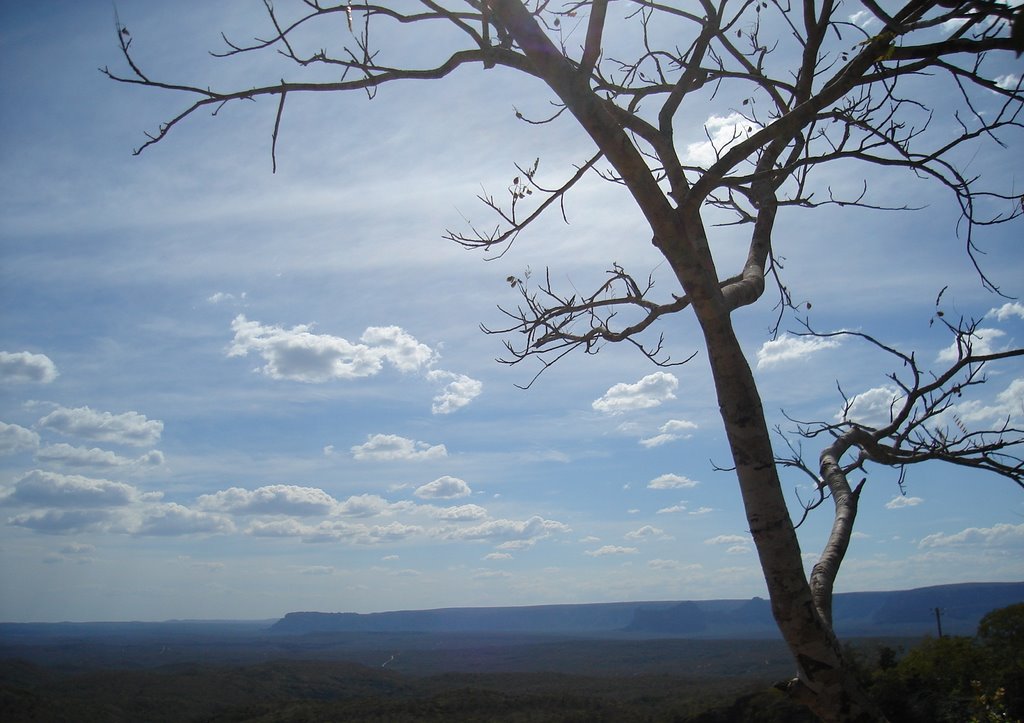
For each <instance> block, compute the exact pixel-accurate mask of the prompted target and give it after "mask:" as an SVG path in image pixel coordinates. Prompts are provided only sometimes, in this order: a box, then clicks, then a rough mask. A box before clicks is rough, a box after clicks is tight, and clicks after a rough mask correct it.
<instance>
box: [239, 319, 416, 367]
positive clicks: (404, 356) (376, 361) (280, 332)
mask: <svg viewBox="0 0 1024 723" xmlns="http://www.w3.org/2000/svg"><path fill="white" fill-rule="evenodd" d="M231 328H232V330H233V331H234V332H235V338H234V341H233V342H232V344H231V347H230V348H229V349H228V356H230V357H236V356H248V355H249V353H250V352H256V353H257V354H259V355H260V356H261V357H263V360H264V361H265V362H266V364H265V365H264V366H263V367H262V368H261V369H260V370H259V371H261V372H262V373H264V374H266V375H267V376H269V377H271V378H272V379H289V380H292V381H299V382H309V383H316V382H326V381H330V380H332V379H358V378H361V377H369V376H373V375H375V374H377V373H378V372H379V371H380V370H381V369H382V367H383V362H385V361H387V362H389V363H390V364H392V365H393V366H394V367H395V368H396V369H398V370H399V371H402V372H407V373H408V372H414V371H419V370H421V369H424V368H426V366H427V365H428V364H429V363H430V362H431V361H433V359H434V352H433V351H432V350H431V349H430V347H428V346H427V345H425V344H421V343H419V342H418V341H416V339H415V338H413V337H412V336H411V335H409V334H408V333H406V332H405V331H403V330H402V329H401V328H399V327H397V326H386V327H376V326H372V327H369V328H367V329H366V331H365V332H363V335H362V337H361V338H360V342H361V343H353V342H350V341H349V340H347V339H343V338H342V337H340V336H331V335H329V334H314V333H313V332H312V331H311V330H312V328H313V327H312V325H309V324H300V325H299V326H295V327H292V328H291V329H285V328H283V327H281V326H266V325H263V324H261V323H259V322H258V321H249V320H248V319H246V318H245V316H243V315H241V314H239V315H238V316H237V317H235V319H234V321H232V322H231Z"/></svg>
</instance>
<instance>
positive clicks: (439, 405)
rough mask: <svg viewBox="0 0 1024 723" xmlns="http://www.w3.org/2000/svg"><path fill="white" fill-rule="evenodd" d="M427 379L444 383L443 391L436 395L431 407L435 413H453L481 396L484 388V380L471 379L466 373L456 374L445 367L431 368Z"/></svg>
mask: <svg viewBox="0 0 1024 723" xmlns="http://www.w3.org/2000/svg"><path fill="white" fill-rule="evenodd" d="M427 379H429V380H430V381H432V382H436V383H439V384H444V387H443V388H442V389H441V391H440V392H438V394H437V395H436V396H435V397H434V399H433V404H432V405H431V407H430V411H431V412H433V413H434V414H451V413H452V412H454V411H455V410H457V409H461V408H462V407H464V406H466V405H467V404H469V403H470V402H472V401H473V400H474V399H476V398H477V397H479V396H480V393H481V392H482V391H483V389H484V384H483V382H480V381H477V380H476V379H471V378H470V377H467V376H466V375H465V374H456V373H455V372H448V371H444V370H443V369H431V370H430V371H429V372H427Z"/></svg>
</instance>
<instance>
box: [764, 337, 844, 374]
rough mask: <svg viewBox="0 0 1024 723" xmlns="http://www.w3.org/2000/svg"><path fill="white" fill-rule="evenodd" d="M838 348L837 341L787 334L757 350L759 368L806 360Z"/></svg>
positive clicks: (767, 342)
mask: <svg viewBox="0 0 1024 723" xmlns="http://www.w3.org/2000/svg"><path fill="white" fill-rule="evenodd" d="M837 346H839V341H838V340H837V339H818V338H816V337H801V336H793V335H792V334H787V335H786V336H783V337H779V338H778V339H773V340H771V341H766V342H765V343H764V344H762V345H761V348H760V349H758V350H757V368H758V369H767V368H768V367H772V366H775V365H777V364H781V363H783V362H788V361H794V360H796V359H804V358H806V357H808V356H810V355H811V354H814V353H816V352H819V351H822V350H824V349H834V348H835V347H837Z"/></svg>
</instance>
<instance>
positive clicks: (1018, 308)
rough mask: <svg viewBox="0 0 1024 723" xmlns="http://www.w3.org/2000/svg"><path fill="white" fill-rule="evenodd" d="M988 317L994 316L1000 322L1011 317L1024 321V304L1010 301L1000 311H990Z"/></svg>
mask: <svg viewBox="0 0 1024 723" xmlns="http://www.w3.org/2000/svg"><path fill="white" fill-rule="evenodd" d="M986 316H994V317H996V319H997V320H999V321H1006V320H1007V319H1009V318H1010V317H1011V316H1016V317H1017V318H1019V319H1024V304H1022V303H1020V302H1019V301H1008V302H1006V303H1005V304H1003V305H1002V306H1000V307H999V308H998V309H990V310H989V312H988V314H987V315H986Z"/></svg>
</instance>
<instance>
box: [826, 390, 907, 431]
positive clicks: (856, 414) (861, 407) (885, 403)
mask: <svg viewBox="0 0 1024 723" xmlns="http://www.w3.org/2000/svg"><path fill="white" fill-rule="evenodd" d="M902 399H903V394H902V393H901V392H900V391H899V390H898V389H896V387H891V386H881V387H875V388H874V389H868V390H867V391H866V392H861V393H860V394H858V395H856V396H855V397H854V398H853V399H851V400H850V404H849V408H848V409H846V410H845V412H844V410H840V411H838V412H836V420H837V421H843V420H846V421H849V422H856V423H857V424H862V425H865V426H868V427H884V426H885V425H886V424H888V423H889V422H891V421H892V417H893V413H894V412H895V410H896V409H897V405H898V404H899V402H900V401H901V400H902Z"/></svg>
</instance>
